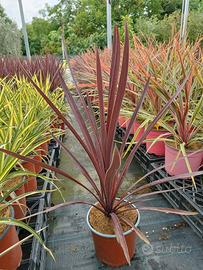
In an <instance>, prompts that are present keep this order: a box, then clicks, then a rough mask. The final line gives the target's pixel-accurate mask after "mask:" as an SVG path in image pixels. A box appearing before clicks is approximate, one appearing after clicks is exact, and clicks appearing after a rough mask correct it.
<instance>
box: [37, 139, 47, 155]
mask: <svg viewBox="0 0 203 270" xmlns="http://www.w3.org/2000/svg"><path fill="white" fill-rule="evenodd" d="M37 150H39V152H40V154H41V155H42V156H46V155H47V154H48V151H49V148H48V142H45V143H42V144H41V145H40V146H39V147H37Z"/></svg>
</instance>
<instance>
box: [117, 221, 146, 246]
mask: <svg viewBox="0 0 203 270" xmlns="http://www.w3.org/2000/svg"><path fill="white" fill-rule="evenodd" d="M121 220H122V221H123V222H124V223H126V224H127V225H128V226H130V227H131V228H132V229H133V231H134V232H135V233H136V234H137V236H138V237H139V238H140V239H141V240H143V241H144V242H145V243H146V244H148V245H150V242H149V240H148V239H147V237H146V236H145V234H144V233H143V232H142V231H141V230H139V229H138V228H137V227H135V225H134V224H133V223H132V222H131V221H130V220H128V219H127V218H125V217H122V218H121Z"/></svg>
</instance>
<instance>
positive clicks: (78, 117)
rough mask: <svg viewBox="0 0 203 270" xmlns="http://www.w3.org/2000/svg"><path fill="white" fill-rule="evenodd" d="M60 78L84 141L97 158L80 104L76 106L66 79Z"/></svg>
mask: <svg viewBox="0 0 203 270" xmlns="http://www.w3.org/2000/svg"><path fill="white" fill-rule="evenodd" d="M59 76H60V78H61V86H62V88H63V90H64V94H65V96H66V99H67V101H68V103H69V105H70V107H71V109H72V112H73V114H74V116H75V118H76V121H77V123H78V125H79V127H80V130H81V132H82V134H83V136H84V139H85V142H86V145H87V146H88V148H89V150H90V152H91V153H92V154H93V155H94V156H95V157H97V154H96V149H95V146H94V143H93V141H92V138H91V136H90V133H89V131H88V128H87V126H86V123H85V120H84V119H83V117H82V114H81V112H80V110H79V108H78V104H76V102H75V100H74V98H73V97H72V94H71V93H70V91H69V89H68V87H67V85H66V83H65V81H64V79H63V78H62V76H61V75H59Z"/></svg>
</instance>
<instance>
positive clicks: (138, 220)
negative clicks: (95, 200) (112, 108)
mask: <svg viewBox="0 0 203 270" xmlns="http://www.w3.org/2000/svg"><path fill="white" fill-rule="evenodd" d="M132 206H133V207H134V208H135V210H136V211H137V220H136V223H135V225H134V226H135V227H138V225H139V223H140V212H139V210H138V209H137V208H136V207H135V205H134V204H132ZM92 208H93V206H91V207H90V208H89V210H88V212H87V216H86V222H87V225H88V227H89V229H90V230H91V231H92V232H94V233H95V234H97V235H99V236H102V237H105V238H116V235H115V234H104V233H101V232H98V231H96V230H95V229H94V228H93V227H92V225H91V224H90V222H89V214H90V211H91V209H92ZM132 231H133V229H130V230H128V231H126V232H124V233H123V235H124V236H125V235H128V234H130V233H131V232H132Z"/></svg>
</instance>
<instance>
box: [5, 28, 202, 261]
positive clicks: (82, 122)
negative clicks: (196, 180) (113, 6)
mask: <svg viewBox="0 0 203 270" xmlns="http://www.w3.org/2000/svg"><path fill="white" fill-rule="evenodd" d="M66 57H67V53H66ZM122 57H123V58H122V64H121V69H120V70H119V63H120V39H119V32H118V28H117V27H115V30H114V42H113V48H112V60H111V68H110V82H109V96H108V108H107V110H105V106H104V90H103V81H102V68H101V64H100V57H99V53H98V50H97V51H96V70H97V91H98V101H99V119H100V121H99V124H98V123H97V121H96V118H95V114H94V111H93V108H92V106H91V102H90V100H89V97H88V96H87V97H84V96H83V95H82V94H81V91H80V89H79V88H78V86H77V82H76V81H75V87H76V92H77V98H75V97H73V95H72V94H71V92H70V91H69V90H68V88H67V85H66V83H65V81H64V80H63V77H62V75H60V74H59V75H60V78H61V86H62V88H63V90H64V93H65V97H66V101H67V102H68V103H69V106H70V108H71V110H72V114H73V115H74V119H75V121H76V122H77V124H78V126H79V129H80V133H79V132H78V131H77V130H76V129H75V127H74V126H73V125H72V124H71V122H70V121H69V120H68V118H66V117H65V116H64V114H63V113H62V112H60V111H59V110H58V109H57V107H56V106H54V104H53V103H52V102H51V100H50V99H49V98H48V97H47V96H46V95H45V94H44V93H43V91H42V90H41V89H40V88H39V87H38V86H37V85H36V84H35V82H33V81H32V79H31V77H30V82H31V83H32V84H33V85H34V86H35V88H36V90H37V91H38V93H39V94H40V95H41V96H42V97H43V98H44V99H45V100H46V102H47V103H48V104H49V105H50V107H51V108H52V109H53V111H55V113H56V114H57V115H58V117H59V118H60V119H62V120H63V122H64V123H65V125H66V126H67V128H68V129H69V130H70V132H71V133H72V134H73V135H74V137H75V138H76V140H77V141H78V143H79V144H80V145H81V146H82V148H83V149H84V151H85V152H86V153H87V155H88V157H89V159H90V160H91V163H92V165H93V167H94V169H95V171H96V173H97V175H98V179H99V181H95V179H93V178H92V176H91V175H90V174H89V172H88V171H87V170H86V168H85V167H84V166H83V164H82V163H81V162H80V161H79V159H78V158H77V153H72V152H71V151H70V150H69V149H68V148H67V147H66V146H65V145H64V144H63V143H62V142H60V141H59V140H58V139H57V138H56V140H57V141H58V142H59V143H60V145H61V147H62V148H63V149H64V152H65V153H67V155H68V156H69V157H71V158H72V159H73V160H74V161H75V163H76V165H77V166H78V168H79V169H80V170H81V172H82V174H83V175H84V176H85V178H86V179H87V181H88V184H90V185H91V188H89V187H88V186H87V185H85V184H83V183H82V181H80V180H79V179H75V178H74V177H73V176H71V175H70V174H69V173H67V172H65V171H63V170H61V169H59V168H55V167H53V166H49V165H47V164H45V163H42V162H38V161H36V160H32V159H30V158H28V157H23V156H22V155H20V154H17V153H11V152H10V151H8V150H5V149H3V148H1V149H0V151H3V152H5V153H7V154H10V155H13V156H14V157H16V158H19V159H22V160H24V161H29V162H32V163H34V164H39V165H40V166H42V167H44V168H46V169H48V170H52V171H54V172H56V173H58V174H60V175H63V176H64V177H66V178H67V181H72V182H74V183H76V184H78V185H80V186H81V187H82V188H84V189H85V190H87V191H88V192H89V193H90V194H91V195H92V196H93V197H94V199H95V200H96V201H97V202H99V205H95V204H93V203H91V202H88V201H81V200H79V201H71V202H65V203H62V204H59V205H56V206H54V207H51V208H49V209H47V210H45V212H50V211H53V210H55V209H57V208H59V207H63V206H67V205H71V204H88V205H91V206H93V207H96V208H97V209H98V210H100V211H102V212H103V213H104V214H105V215H106V216H108V217H109V218H111V220H112V224H113V226H114V231H115V234H116V237H117V240H118V242H119V243H120V245H121V247H122V249H123V252H124V254H125V257H126V260H127V262H128V263H129V264H130V258H129V253H128V248H127V244H126V240H125V237H124V235H123V230H122V226H121V223H126V224H127V225H130V226H131V227H132V228H133V230H134V231H135V232H136V234H137V235H138V236H139V237H140V238H141V239H142V240H144V241H145V242H146V243H149V240H148V239H147V238H146V236H145V235H144V233H142V232H141V231H140V230H139V229H138V228H136V227H135V226H134V224H132V223H131V222H130V221H129V220H127V219H126V218H125V219H122V220H120V219H119V218H118V215H117V214H118V213H119V211H124V210H122V207H123V206H127V205H129V206H130V205H132V204H133V205H135V206H136V202H137V201H140V200H146V199H147V198H148V197H150V196H152V195H153V194H157V193H161V192H153V191H152V192H148V193H144V194H137V193H138V192H140V191H144V190H146V189H148V188H150V187H152V186H156V185H157V184H162V183H166V182H168V181H173V180H175V179H177V178H183V177H190V176H191V175H193V176H197V175H200V174H202V173H203V172H201V171H200V172H194V173H187V174H184V175H180V176H178V177H177V176H176V177H174V176H171V177H165V178H163V179H160V180H156V181H154V182H152V183H149V184H144V185H141V186H140V181H141V180H142V179H143V178H144V177H142V179H141V180H138V181H137V182H136V183H134V184H133V186H132V187H131V188H129V189H128V190H127V191H126V192H123V193H122V194H121V195H120V198H118V191H119V190H120V187H121V185H122V183H123V181H124V179H125V175H126V173H127V171H128V168H129V165H130V163H131V161H132V160H133V157H134V155H135V153H136V151H137V149H138V148H139V146H140V145H141V144H142V142H143V141H144V139H145V138H146V136H147V134H148V133H149V132H150V130H151V129H152V128H153V127H154V125H155V124H156V122H157V121H158V120H159V119H160V117H162V115H163V114H164V113H165V112H166V111H167V110H168V108H169V107H170V105H171V103H172V102H173V100H174V99H176V98H177V97H178V95H179V94H180V92H181V91H182V89H183V88H184V86H185V84H186V82H187V80H188V77H189V76H190V75H189V74H188V75H185V78H184V80H183V81H182V83H181V84H180V85H178V86H177V90H176V92H175V94H174V95H173V96H172V97H171V98H170V99H169V101H168V102H167V103H166V104H165V106H163V108H162V109H161V110H160V111H159V112H158V114H157V115H156V117H155V118H154V119H153V121H151V123H150V124H149V125H148V127H147V129H146V130H145V132H144V134H143V135H142V137H141V138H140V140H139V141H138V142H137V143H136V144H135V145H134V146H133V148H132V150H131V152H130V154H129V155H128V157H127V159H126V160H124V161H123V164H122V166H121V159H122V156H123V153H124V148H125V145H126V142H127V140H128V137H129V134H130V130H131V127H132V125H133V123H134V121H135V120H136V117H137V114H138V112H139V109H140V108H141V106H142V104H143V101H144V99H145V96H146V94H147V90H148V85H149V80H148V81H147V82H146V85H145V87H144V89H143V92H142V94H141V96H140V99H139V101H138V103H137V107H136V108H135V111H134V113H133V115H132V117H131V120H130V122H129V125H128V128H127V130H126V133H125V136H124V138H123V140H122V143H121V146H120V148H119V149H118V147H117V145H116V143H115V141H114V139H115V134H116V126H117V122H118V117H119V113H120V109H121V106H122V101H123V98H124V94H125V89H126V83H127V79H128V65H129V37H128V30H127V26H126V31H125V43H124V49H123V56H122ZM25 73H26V72H25ZM27 76H29V75H28V74H27ZM78 102H80V108H79V107H78ZM81 134H82V136H81ZM148 175H149V174H148ZM138 183H139V186H138ZM163 192H166V191H163ZM132 194H134V197H133V199H132V200H131V201H126V199H127V198H128V197H129V196H130V195H132ZM138 209H139V210H140V211H159V212H165V213H173V214H178V215H194V214H196V213H194V212H188V211H183V210H180V209H169V208H157V207H138Z"/></svg>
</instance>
